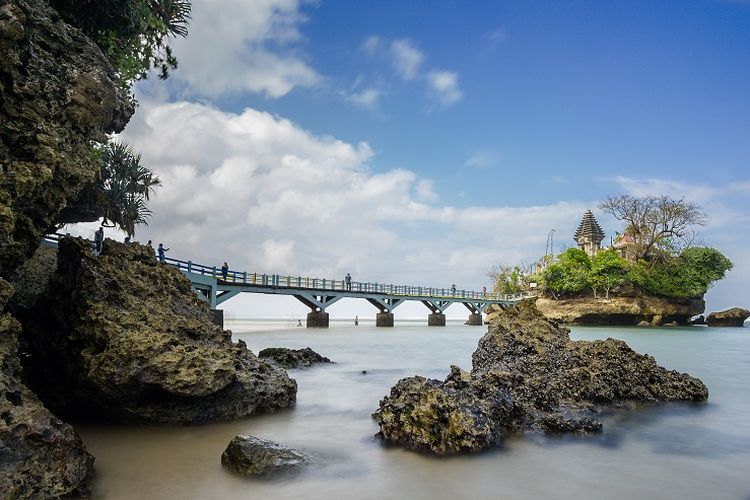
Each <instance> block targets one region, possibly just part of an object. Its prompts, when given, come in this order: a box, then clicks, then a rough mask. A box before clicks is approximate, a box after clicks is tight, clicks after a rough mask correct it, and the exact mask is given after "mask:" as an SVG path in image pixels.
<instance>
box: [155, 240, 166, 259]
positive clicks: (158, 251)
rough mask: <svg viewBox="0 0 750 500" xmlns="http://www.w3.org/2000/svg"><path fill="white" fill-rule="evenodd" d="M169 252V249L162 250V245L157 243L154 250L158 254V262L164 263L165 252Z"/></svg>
mask: <svg viewBox="0 0 750 500" xmlns="http://www.w3.org/2000/svg"><path fill="white" fill-rule="evenodd" d="M168 251H169V248H164V245H162V244H161V243H159V248H157V249H156V252H157V253H158V254H159V260H160V261H162V262H164V258H165V257H166V255H164V254H165V253H166V252H168Z"/></svg>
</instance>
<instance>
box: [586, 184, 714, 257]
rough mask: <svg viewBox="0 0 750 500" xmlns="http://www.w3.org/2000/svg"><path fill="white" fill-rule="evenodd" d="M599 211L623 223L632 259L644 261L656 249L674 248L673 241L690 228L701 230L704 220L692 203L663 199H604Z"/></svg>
mask: <svg viewBox="0 0 750 500" xmlns="http://www.w3.org/2000/svg"><path fill="white" fill-rule="evenodd" d="M599 208H600V209H602V210H603V211H605V212H607V213H609V214H611V215H613V216H614V217H615V218H616V219H617V220H621V221H624V222H626V223H627V229H626V232H627V233H628V234H629V235H630V236H631V237H632V238H633V240H634V243H633V245H634V251H635V256H636V258H637V259H645V260H650V259H652V258H653V257H654V256H655V254H656V250H657V249H660V248H661V249H667V248H670V247H678V244H677V242H676V240H677V239H680V238H683V237H686V236H688V235H689V234H690V229H691V227H692V226H695V225H699V226H702V225H704V224H705V223H706V221H707V220H708V217H707V216H706V214H705V213H703V211H702V209H701V208H700V207H699V206H698V205H696V204H695V203H692V202H688V201H685V199H684V198H681V199H679V200H674V199H672V198H670V197H669V196H665V195H661V196H654V195H647V196H641V197H635V196H631V195H628V194H620V195H615V196H610V197H608V198H607V199H605V200H604V201H603V202H602V203H601V204H600V205H599Z"/></svg>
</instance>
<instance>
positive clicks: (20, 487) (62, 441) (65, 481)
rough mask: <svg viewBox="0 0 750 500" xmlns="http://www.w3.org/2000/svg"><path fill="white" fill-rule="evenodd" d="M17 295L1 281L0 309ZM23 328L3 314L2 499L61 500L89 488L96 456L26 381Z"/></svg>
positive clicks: (0, 352) (0, 327) (0, 396)
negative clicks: (20, 344) (20, 345)
mask: <svg viewBox="0 0 750 500" xmlns="http://www.w3.org/2000/svg"><path fill="white" fill-rule="evenodd" d="M11 293H12V289H11V287H10V286H9V285H8V283H7V282H5V281H4V280H3V279H2V278H0V310H1V309H2V308H3V306H4V305H5V302H6V301H7V300H8V298H9V297H10V294H11ZM20 332H21V325H20V324H19V323H18V321H16V320H15V319H13V318H12V317H11V316H10V315H9V314H1V315H0V492H2V494H0V496H2V497H3V498H58V497H63V496H68V495H72V494H76V493H85V492H86V491H87V490H88V486H87V479H88V477H89V475H90V474H91V472H92V470H93V464H94V457H92V456H91V455H90V454H89V453H88V452H87V451H86V447H85V446H84V445H83V442H82V441H81V438H80V437H78V434H76V432H75V431H74V430H73V428H72V427H71V426H69V425H68V424H65V423H63V422H62V421H60V420H59V419H58V418H57V417H55V416H54V415H53V414H52V413H50V412H49V411H48V410H47V409H46V408H45V407H44V406H43V405H42V403H41V402H40V401H39V399H38V398H37V397H36V394H34V393H33V392H31V390H30V389H29V388H27V387H26V386H25V385H24V384H23V383H22V382H21V378H22V376H21V363H20V361H19V359H18V336H19V334H20Z"/></svg>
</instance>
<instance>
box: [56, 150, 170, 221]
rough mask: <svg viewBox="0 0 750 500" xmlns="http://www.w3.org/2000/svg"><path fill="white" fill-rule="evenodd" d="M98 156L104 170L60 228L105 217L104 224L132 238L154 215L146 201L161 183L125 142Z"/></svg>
mask: <svg viewBox="0 0 750 500" xmlns="http://www.w3.org/2000/svg"><path fill="white" fill-rule="evenodd" d="M97 153H98V155H99V158H100V160H101V170H100V171H99V175H98V177H97V179H96V181H95V182H94V183H93V184H92V185H90V186H87V187H86V188H85V189H84V190H83V191H82V192H81V194H80V196H79V198H78V200H77V201H76V202H75V203H72V204H71V205H70V206H69V207H66V208H65V209H64V210H63V211H62V212H61V214H60V216H59V217H58V220H57V225H58V227H60V226H62V225H64V224H69V223H76V222H87V221H88V222H90V221H95V220H98V219H100V218H103V219H104V224H105V225H107V224H111V225H113V226H118V227H120V228H121V229H122V230H123V231H125V232H127V233H128V235H130V236H132V235H133V234H135V226H136V225H138V224H146V223H147V220H148V218H149V217H150V216H151V210H149V208H148V203H147V202H148V201H149V198H150V195H151V193H152V192H153V191H154V189H155V188H156V187H157V186H161V181H160V180H159V178H158V177H156V176H155V175H154V174H153V173H152V172H151V171H150V170H149V169H148V168H146V167H145V166H144V165H143V164H142V163H141V155H140V153H135V152H134V151H133V150H132V148H131V147H130V146H128V145H127V144H126V143H124V142H118V141H111V142H109V143H107V144H105V145H103V146H101V147H99V148H98V149H97Z"/></svg>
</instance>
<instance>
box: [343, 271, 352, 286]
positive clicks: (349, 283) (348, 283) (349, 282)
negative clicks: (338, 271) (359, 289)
mask: <svg viewBox="0 0 750 500" xmlns="http://www.w3.org/2000/svg"><path fill="white" fill-rule="evenodd" d="M344 284H345V285H346V289H347V290H351V289H352V275H351V274H349V273H346V276H345V277H344Z"/></svg>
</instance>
